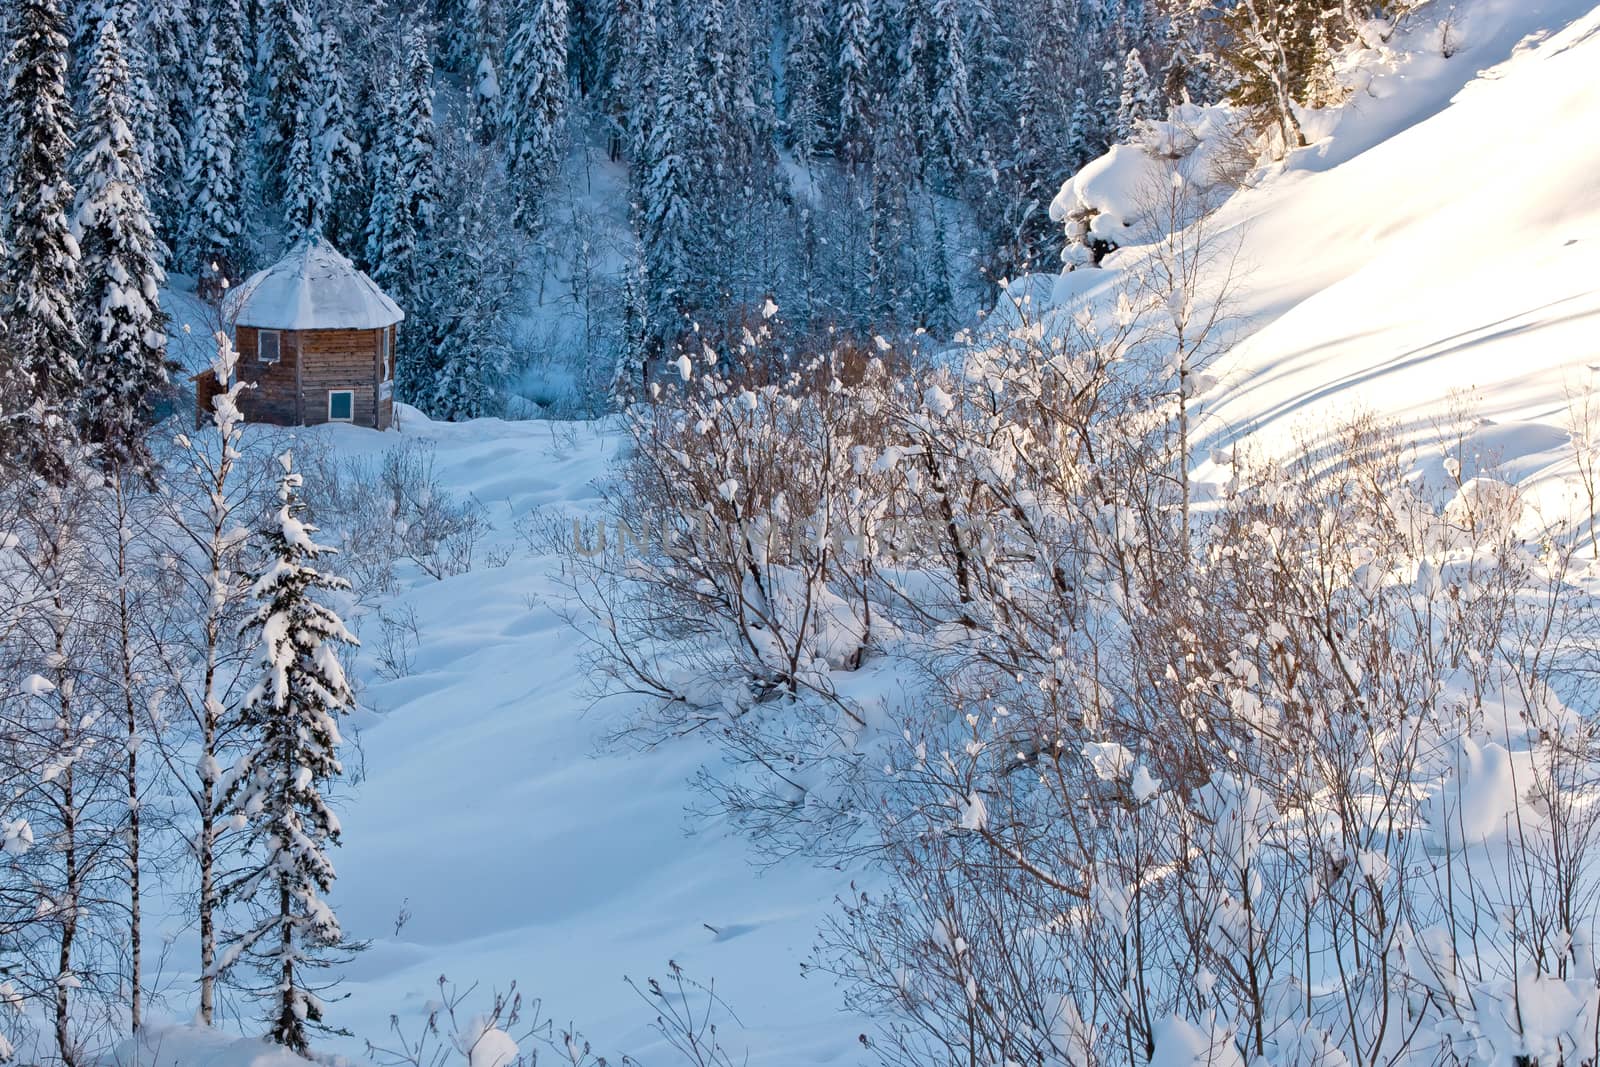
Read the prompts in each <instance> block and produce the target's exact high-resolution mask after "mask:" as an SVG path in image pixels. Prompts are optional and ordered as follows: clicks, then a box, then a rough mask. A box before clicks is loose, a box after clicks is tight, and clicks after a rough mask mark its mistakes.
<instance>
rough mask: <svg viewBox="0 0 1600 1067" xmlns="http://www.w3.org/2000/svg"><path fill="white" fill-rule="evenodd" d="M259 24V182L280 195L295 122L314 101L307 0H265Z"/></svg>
mask: <svg viewBox="0 0 1600 1067" xmlns="http://www.w3.org/2000/svg"><path fill="white" fill-rule="evenodd" d="M261 25H262V32H261V37H260V41H259V46H260V54H259V55H258V56H257V61H258V63H259V65H260V69H261V73H260V78H261V89H260V100H261V108H260V111H261V118H260V122H259V131H260V133H259V137H260V151H261V178H262V183H261V184H262V187H263V190H264V192H265V193H266V194H267V196H268V197H270V198H281V197H282V196H283V195H284V180H285V178H286V177H287V175H288V166H289V153H290V152H292V151H293V150H294V139H295V129H296V126H297V124H298V122H299V121H301V120H302V119H304V118H305V117H307V116H309V115H310V114H311V112H312V110H313V108H314V107H315V105H316V102H315V101H314V100H313V99H312V98H311V90H312V87H313V84H314V82H313V74H312V68H313V65H314V64H313V59H312V51H311V48H312V45H313V44H314V42H315V39H316V32H315V28H314V26H313V24H312V21H311V16H310V15H308V14H307V13H306V6H305V0H263V7H262V13H261Z"/></svg>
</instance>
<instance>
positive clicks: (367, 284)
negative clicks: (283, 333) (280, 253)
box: [227, 236, 406, 330]
mask: <svg viewBox="0 0 1600 1067" xmlns="http://www.w3.org/2000/svg"><path fill="white" fill-rule="evenodd" d="M227 311H228V314H229V315H230V316H231V317H232V318H233V322H234V325H236V326H256V327H260V328H262V329H267V330H376V329H379V328H380V327H383V326H391V325H393V324H394V323H397V322H399V321H400V320H401V319H403V318H405V317H406V313H405V312H403V311H401V310H400V306H399V305H398V304H396V303H395V302H394V301H393V300H390V299H389V298H388V297H387V296H385V295H384V292H383V290H382V289H379V288H378V285H377V283H376V282H374V281H373V280H372V279H371V278H369V277H367V276H366V275H365V274H363V273H361V272H360V271H359V270H356V268H355V264H353V263H351V262H350V261H349V260H348V259H346V258H344V256H342V255H340V254H339V250H338V249H336V248H334V247H333V245H331V244H329V243H328V241H327V238H325V237H320V236H319V237H308V238H306V239H305V240H302V241H299V242H298V243H296V244H295V246H294V247H293V248H291V249H289V251H288V252H287V253H286V254H285V255H284V257H283V258H282V259H280V260H278V262H276V263H274V264H273V265H272V266H270V267H268V268H267V269H266V270H263V271H258V272H257V273H255V274H252V275H251V276H250V277H249V278H248V279H246V280H245V282H244V284H243V285H241V286H239V287H238V288H237V289H235V290H233V292H231V293H230V294H228V302H227Z"/></svg>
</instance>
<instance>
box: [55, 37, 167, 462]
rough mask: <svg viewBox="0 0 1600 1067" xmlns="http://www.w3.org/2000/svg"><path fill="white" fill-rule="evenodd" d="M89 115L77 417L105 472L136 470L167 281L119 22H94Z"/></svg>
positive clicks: (143, 458) (163, 342)
mask: <svg viewBox="0 0 1600 1067" xmlns="http://www.w3.org/2000/svg"><path fill="white" fill-rule="evenodd" d="M89 79H90V84H91V89H90V96H89V115H88V120H87V122H86V123H85V124H84V127H83V130H82V140H83V143H84V146H85V147H84V151H83V153H82V154H81V155H80V157H79V160H78V166H77V170H78V183H79V185H78V198H77V207H76V210H75V213H74V218H73V226H72V228H73V233H74V236H75V237H76V239H77V241H78V246H79V248H80V250H81V254H82V263H81V268H80V270H81V275H82V280H83V300H84V304H83V307H84V323H85V329H86V332H87V334H88V336H87V338H86V340H87V346H86V351H85V355H84V363H83V380H84V390H83V399H82V407H81V410H80V413H79V414H80V418H81V420H82V423H83V429H84V435H85V438H86V439H87V440H88V441H91V442H93V443H95V444H97V445H99V446H100V449H101V455H100V460H101V462H102V463H103V464H104V465H105V466H106V467H107V468H122V467H132V468H141V467H144V466H146V465H147V464H148V462H149V456H150V453H149V449H148V448H147V447H146V446H145V443H144V432H145V424H146V423H147V422H148V421H149V419H150V416H151V410H152V406H153V401H154V399H155V397H156V395H157V394H158V393H159V392H160V391H161V390H162V389H164V388H165V387H166V385H167V357H166V346H167V338H166V331H165V317H164V316H163V315H162V313H161V303H160V288H161V284H162V282H163V281H164V280H165V275H164V274H163V272H162V270H161V265H160V262H159V259H158V256H159V245H158V242H157V241H156V236H155V228H154V226H153V225H152V223H151V218H150V206H149V203H148V202H147V201H146V199H145V192H144V183H145V175H144V168H143V164H142V162H141V160H140V155H139V151H138V147H137V146H136V145H135V144H134V141H133V131H132V128H131V127H130V126H129V123H128V114H127V105H128V99H127V95H126V90H127V85H128V67H127V63H126V62H125V61H124V60H123V56H122V42H121V39H120V37H119V35H118V33H117V24H116V22H115V21H113V20H111V19H109V18H108V19H106V20H105V21H104V22H103V23H101V28H100V36H99V38H98V39H97V40H96V42H95V49H94V58H93V62H92V64H91V67H90V70H89Z"/></svg>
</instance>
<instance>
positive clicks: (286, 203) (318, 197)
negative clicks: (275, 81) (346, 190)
mask: <svg viewBox="0 0 1600 1067" xmlns="http://www.w3.org/2000/svg"><path fill="white" fill-rule="evenodd" d="M311 140H312V138H311V120H310V118H309V116H307V115H306V113H305V111H304V110H301V111H298V112H296V114H295V124H294V143H293V144H292V145H291V146H290V148H289V160H288V165H287V169H286V171H285V172H284V177H283V226H284V232H285V234H286V235H287V236H288V238H289V240H290V241H291V242H293V241H302V240H305V239H306V238H308V237H319V236H321V235H322V227H323V224H324V221H325V220H326V219H327V213H328V187H327V184H326V183H325V182H324V181H323V177H324V174H325V172H324V171H323V170H322V169H321V168H320V167H318V166H317V161H316V159H315V158H314V155H315V151H316V150H315V149H314V148H313V147H312V144H311Z"/></svg>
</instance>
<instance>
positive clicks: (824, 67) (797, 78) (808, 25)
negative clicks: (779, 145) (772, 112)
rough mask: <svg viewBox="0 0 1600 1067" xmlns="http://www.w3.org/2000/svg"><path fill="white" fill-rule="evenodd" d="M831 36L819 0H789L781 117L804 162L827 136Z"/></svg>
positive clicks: (807, 160)
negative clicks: (784, 92) (782, 111)
mask: <svg viewBox="0 0 1600 1067" xmlns="http://www.w3.org/2000/svg"><path fill="white" fill-rule="evenodd" d="M831 36H832V35H831V32H830V26H829V19H828V14H827V11H826V10H825V9H824V5H823V3H822V0H790V4H789V23H788V28H787V33H786V35H785V37H784V43H785V45H786V48H785V51H784V57H783V77H784V89H785V91H786V102H785V106H784V120H785V124H786V126H787V128H788V137H789V146H790V147H791V148H793V149H794V153H795V156H796V157H798V158H799V159H800V161H801V162H803V163H805V162H810V160H811V157H812V156H813V155H814V154H815V153H816V152H817V150H818V149H819V148H820V147H822V146H824V145H826V144H827V143H828V140H829V129H828V126H829V123H828V116H829V113H830V110H831V109H830V107H829V105H828V98H829V86H830V77H829V75H830V73H831V71H832V66H833V64H832V62H831V61H830V59H831V57H830V56H829V55H828V45H829V41H830V39H831Z"/></svg>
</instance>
